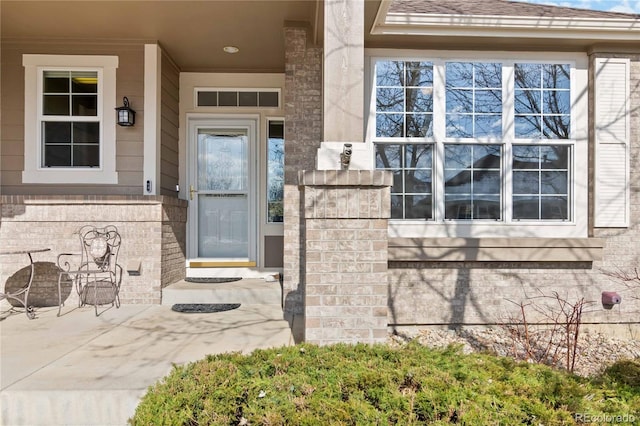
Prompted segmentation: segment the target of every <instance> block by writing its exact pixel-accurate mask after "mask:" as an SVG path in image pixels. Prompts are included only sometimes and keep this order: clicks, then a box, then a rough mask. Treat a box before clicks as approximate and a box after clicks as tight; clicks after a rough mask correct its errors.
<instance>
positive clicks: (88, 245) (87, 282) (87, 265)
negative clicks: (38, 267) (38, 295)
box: [58, 225, 122, 316]
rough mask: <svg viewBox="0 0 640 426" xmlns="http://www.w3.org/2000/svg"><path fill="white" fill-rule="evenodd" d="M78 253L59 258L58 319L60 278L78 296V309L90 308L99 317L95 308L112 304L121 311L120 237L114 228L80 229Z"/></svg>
mask: <svg viewBox="0 0 640 426" xmlns="http://www.w3.org/2000/svg"><path fill="white" fill-rule="evenodd" d="M77 234H78V236H79V238H80V253H61V254H59V255H58V268H60V272H59V273H58V316H60V311H61V309H62V306H63V305H64V302H63V301H62V291H61V282H62V279H63V277H65V276H66V277H67V278H68V279H70V280H71V281H72V286H74V287H75V288H76V291H77V293H78V299H79V302H78V306H84V305H93V306H94V307H95V311H96V316H98V305H106V304H111V306H114V305H115V307H116V308H119V307H120V297H119V292H120V283H121V282H122V267H121V266H120V265H119V264H118V252H119V251H120V244H121V237H120V233H119V232H118V229H117V228H116V227H115V226H113V225H108V226H105V227H103V228H98V227H96V226H92V225H85V226H83V227H81V228H80V229H79V230H78V231H77Z"/></svg>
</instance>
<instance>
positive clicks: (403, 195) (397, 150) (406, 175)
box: [376, 143, 433, 220]
mask: <svg viewBox="0 0 640 426" xmlns="http://www.w3.org/2000/svg"><path fill="white" fill-rule="evenodd" d="M376 168H377V169H381V170H390V171H392V172H393V187H392V188H391V218H392V219H423V220H429V219H433V189H432V188H433V186H432V180H433V178H432V176H433V145H431V144H385V143H378V144H376Z"/></svg>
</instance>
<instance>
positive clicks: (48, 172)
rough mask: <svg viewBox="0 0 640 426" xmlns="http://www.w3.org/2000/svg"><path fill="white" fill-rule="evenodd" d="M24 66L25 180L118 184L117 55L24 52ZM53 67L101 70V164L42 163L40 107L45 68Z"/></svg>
mask: <svg viewBox="0 0 640 426" xmlns="http://www.w3.org/2000/svg"><path fill="white" fill-rule="evenodd" d="M22 65H23V66H24V68H25V70H24V83H25V90H24V171H23V172H22V182H23V183H45V184H71V183H82V184H85V183H88V184H116V183H118V173H117V172H116V128H115V127H116V120H115V112H114V109H115V107H116V68H117V67H118V57H117V56H89V55H23V57H22ZM51 69H61V70H78V69H88V70H97V71H98V72H99V74H100V75H101V77H102V79H101V80H102V81H99V86H98V95H99V99H101V101H102V102H101V103H100V104H99V105H98V117H99V118H100V121H101V129H100V167H96V168H92V169H86V168H77V169H75V168H46V167H42V161H41V155H42V145H41V144H42V141H41V135H40V133H41V128H40V125H39V114H38V108H39V105H41V102H42V99H40V98H41V96H42V78H41V75H42V71H43V70H51Z"/></svg>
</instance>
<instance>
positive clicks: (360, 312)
mask: <svg viewBox="0 0 640 426" xmlns="http://www.w3.org/2000/svg"><path fill="white" fill-rule="evenodd" d="M299 179H300V185H301V188H302V192H303V197H304V208H303V212H302V214H303V222H304V224H305V226H304V235H303V240H304V244H303V249H304V251H305V256H304V263H305V267H304V269H303V270H304V273H305V276H304V283H305V340H306V341H307V342H310V343H316V344H330V343H337V342H346V343H355V342H366V343H375V342H383V341H384V340H385V339H386V337H387V241H388V233H387V224H388V220H389V217H390V209H391V207H390V205H391V203H390V186H391V185H392V175H391V173H389V172H385V171H381V170H315V171H302V172H300V176H299Z"/></svg>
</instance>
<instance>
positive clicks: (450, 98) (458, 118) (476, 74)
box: [445, 62, 502, 138]
mask: <svg viewBox="0 0 640 426" xmlns="http://www.w3.org/2000/svg"><path fill="white" fill-rule="evenodd" d="M445 78H446V111H447V112H446V122H447V130H446V135H447V137H453V138H487V137H501V136H502V65H501V64H499V63H475V62H447V63H446V65H445Z"/></svg>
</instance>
